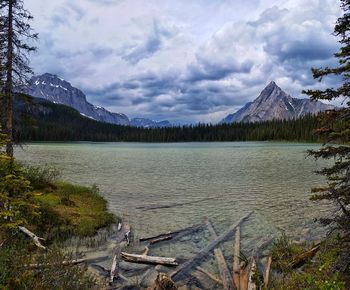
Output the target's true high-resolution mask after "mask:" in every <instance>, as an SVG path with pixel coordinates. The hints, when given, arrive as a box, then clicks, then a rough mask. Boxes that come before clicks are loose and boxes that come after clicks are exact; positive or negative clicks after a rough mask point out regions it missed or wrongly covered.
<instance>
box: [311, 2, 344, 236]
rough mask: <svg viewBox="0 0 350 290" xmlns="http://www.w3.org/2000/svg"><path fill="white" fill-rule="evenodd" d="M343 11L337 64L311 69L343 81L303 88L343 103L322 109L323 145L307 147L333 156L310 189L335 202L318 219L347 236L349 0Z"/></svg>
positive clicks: (337, 33) (326, 156)
mask: <svg viewBox="0 0 350 290" xmlns="http://www.w3.org/2000/svg"><path fill="white" fill-rule="evenodd" d="M341 6H342V9H343V11H344V13H343V15H342V17H340V18H339V19H338V21H337V23H336V26H335V29H334V35H335V36H337V37H339V38H340V41H339V42H340V43H341V48H340V50H339V52H337V53H336V54H335V57H336V58H337V59H338V61H339V65H338V66H337V67H325V68H318V69H312V72H313V75H314V78H315V79H318V80H320V81H322V79H323V78H324V77H327V76H336V77H339V78H341V79H342V82H341V83H342V85H340V86H339V87H336V88H327V89H324V90H308V91H304V93H306V94H307V95H309V96H310V97H311V98H312V99H313V100H338V99H339V100H342V101H344V103H345V102H346V103H345V106H344V107H342V108H341V109H335V110H330V111H327V112H325V113H324V114H323V115H322V127H321V128H319V129H318V130H316V132H317V134H318V135H319V136H320V137H321V139H322V140H323V142H324V145H323V146H322V148H321V149H320V150H316V151H310V153H311V154H312V155H313V156H314V157H315V158H322V159H326V160H328V159H329V160H334V163H332V165H331V166H329V167H326V168H324V169H322V170H320V171H319V173H320V174H322V175H324V176H326V177H327V179H328V183H327V185H326V186H324V187H322V188H316V189H314V190H313V192H314V193H315V195H314V196H313V198H312V199H313V200H328V201H332V202H334V203H335V205H336V208H337V211H336V213H332V214H331V215H330V216H328V217H325V218H322V219H321V222H323V223H324V224H327V225H332V226H333V227H334V228H335V229H337V230H339V231H341V232H342V233H343V236H345V237H346V236H347V237H349V236H350V147H349V146H348V145H349V142H350V109H349V106H350V100H349V97H350V0H341Z"/></svg>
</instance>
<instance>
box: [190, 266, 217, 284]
mask: <svg viewBox="0 0 350 290" xmlns="http://www.w3.org/2000/svg"><path fill="white" fill-rule="evenodd" d="M196 269H197V270H198V271H200V272H202V273H203V274H205V275H207V276H208V277H209V278H210V279H211V280H213V281H214V282H215V283H217V284H219V285H223V283H222V280H221V279H220V278H218V277H216V276H215V275H214V274H212V273H210V272H208V271H207V270H205V269H203V268H202V267H197V268H196Z"/></svg>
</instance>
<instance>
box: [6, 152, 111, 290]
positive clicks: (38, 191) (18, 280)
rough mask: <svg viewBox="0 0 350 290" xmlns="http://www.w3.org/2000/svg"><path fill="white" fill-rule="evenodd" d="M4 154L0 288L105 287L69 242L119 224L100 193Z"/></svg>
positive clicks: (55, 173) (93, 188) (47, 169)
mask: <svg viewBox="0 0 350 290" xmlns="http://www.w3.org/2000/svg"><path fill="white" fill-rule="evenodd" d="M57 177H58V175H57V172H56V171H55V170H52V169H50V168H40V167H27V166H22V165H20V164H18V163H17V162H16V161H15V160H14V159H13V158H9V157H8V156H7V155H5V154H4V153H1V152H0V209H1V210H0V288H1V289H94V287H95V288H96V289H99V287H98V286H97V284H96V283H97V282H96V279H95V278H94V277H93V276H92V275H91V274H89V272H88V271H87V268H86V266H85V265H84V264H80V263H81V262H83V261H84V260H82V259H81V258H83V257H82V256H81V255H80V254H79V253H73V252H71V251H69V250H68V249H67V248H64V247H63V246H62V245H63V242H64V241H65V240H66V239H68V238H71V237H72V236H77V237H80V238H84V237H90V236H93V235H95V234H96V233H97V231H98V230H99V229H102V228H107V227H110V226H111V225H113V224H114V223H115V222H116V220H117V219H116V217H114V216H113V215H112V214H111V213H109V212H108V209H107V202H106V201H105V200H104V199H103V198H102V197H101V196H100V195H99V193H98V189H97V188H96V187H95V186H93V187H83V186H78V185H73V184H69V183H64V182H61V181H58V179H57Z"/></svg>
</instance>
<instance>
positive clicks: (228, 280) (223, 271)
mask: <svg viewBox="0 0 350 290" xmlns="http://www.w3.org/2000/svg"><path fill="white" fill-rule="evenodd" d="M205 223H206V225H207V228H208V230H209V233H210V235H211V237H212V241H215V240H216V239H217V238H218V235H217V234H216V232H215V230H214V228H213V225H212V224H211V222H210V221H209V220H208V219H207V220H206V221H205ZM214 255H215V259H216V262H217V264H218V268H219V273H220V276H221V280H222V283H223V287H224V289H225V290H232V289H233V280H232V277H231V275H230V271H229V270H228V267H227V264H226V261H225V257H224V254H223V252H222V250H221V249H220V247H218V248H216V249H214Z"/></svg>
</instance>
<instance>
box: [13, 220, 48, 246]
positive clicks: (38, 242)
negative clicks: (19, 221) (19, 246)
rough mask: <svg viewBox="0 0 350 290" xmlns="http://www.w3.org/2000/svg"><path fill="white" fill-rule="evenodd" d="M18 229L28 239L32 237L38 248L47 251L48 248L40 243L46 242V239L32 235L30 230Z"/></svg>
mask: <svg viewBox="0 0 350 290" xmlns="http://www.w3.org/2000/svg"><path fill="white" fill-rule="evenodd" d="M18 229H19V230H20V231H21V232H22V233H24V234H26V235H27V236H28V237H30V238H31V239H32V240H33V242H34V244H35V245H36V246H37V247H38V248H40V249H43V250H45V251H47V247H45V246H44V245H42V243H41V242H40V241H45V239H43V238H40V237H38V236H37V235H36V234H34V233H32V232H31V231H30V230H28V229H27V228H26V227H22V226H20V227H18Z"/></svg>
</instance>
